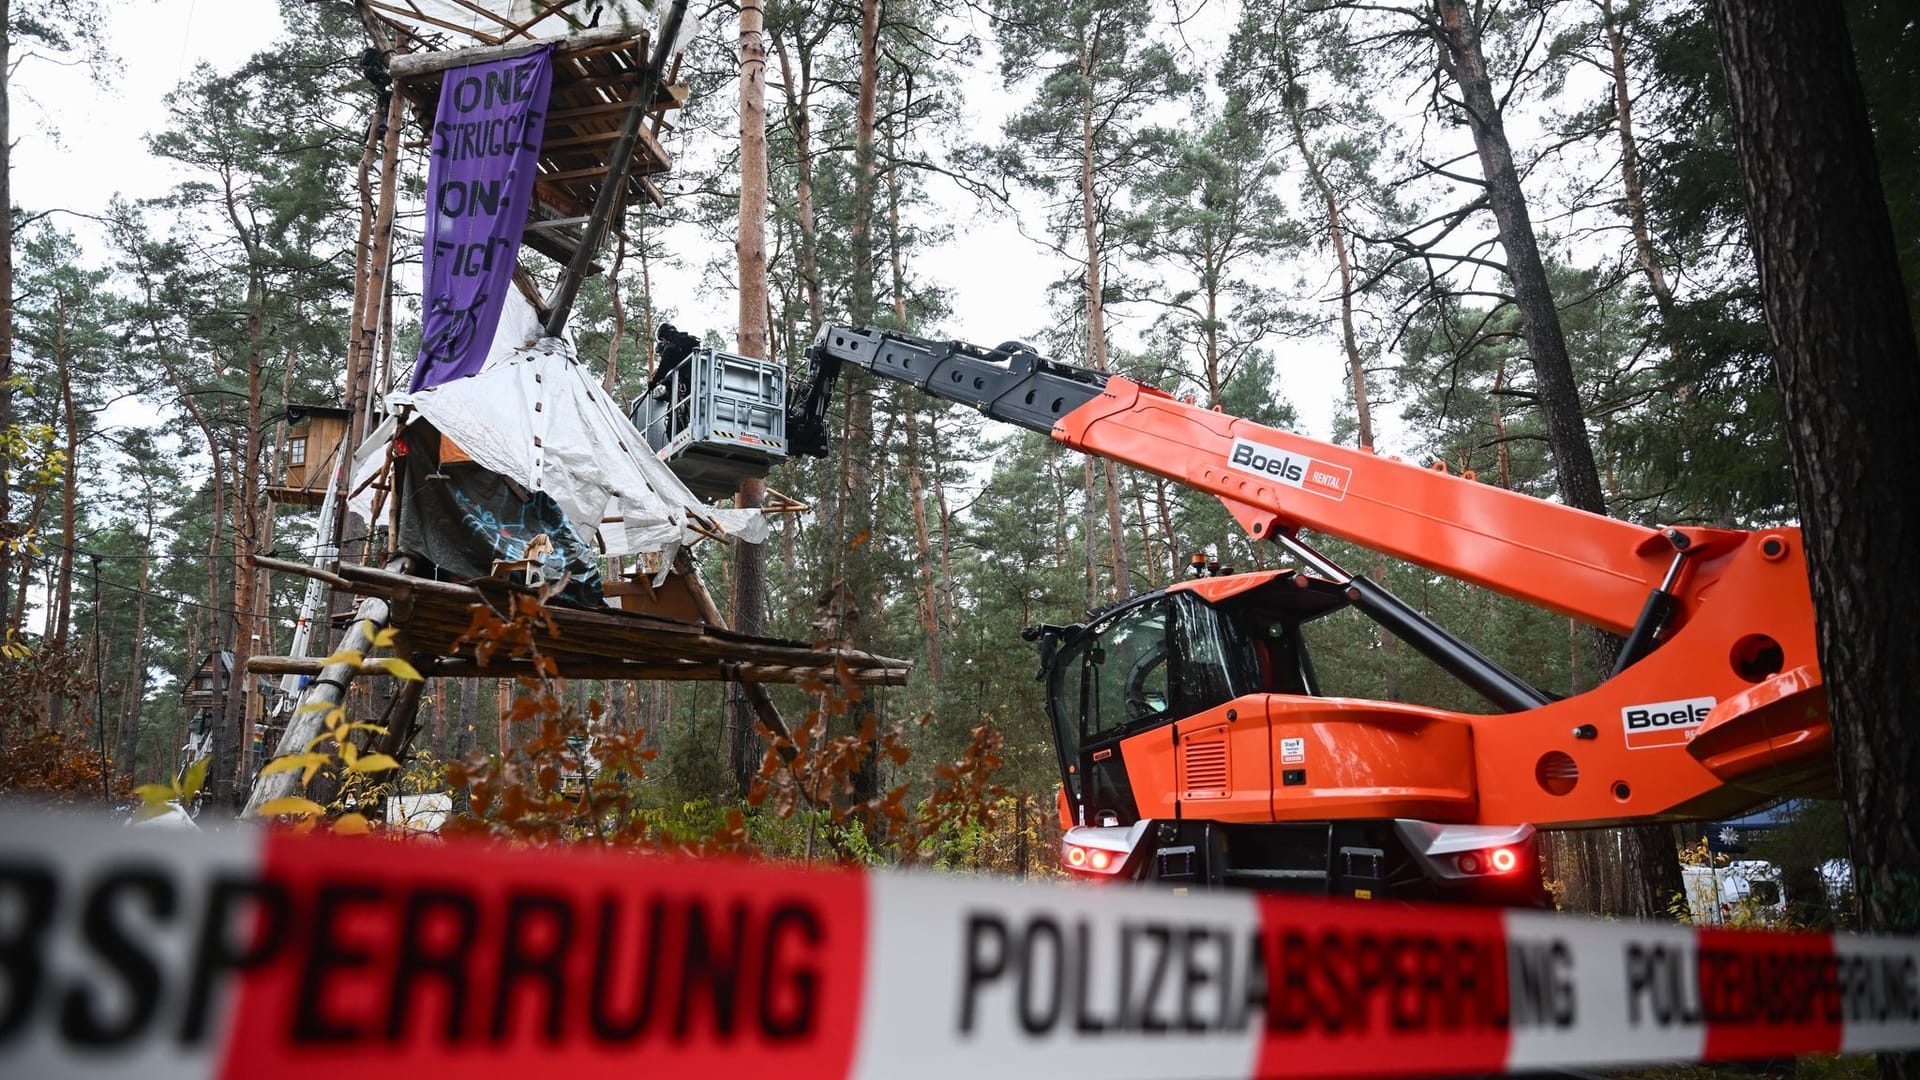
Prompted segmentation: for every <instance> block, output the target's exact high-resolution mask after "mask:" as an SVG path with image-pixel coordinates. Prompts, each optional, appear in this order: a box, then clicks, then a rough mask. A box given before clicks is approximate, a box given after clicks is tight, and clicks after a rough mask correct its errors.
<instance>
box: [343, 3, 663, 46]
mask: <svg viewBox="0 0 1920 1080" xmlns="http://www.w3.org/2000/svg"><path fill="white" fill-rule="evenodd" d="M481 6H482V7H484V8H485V9H486V10H487V11H489V12H492V13H493V16H492V17H489V16H487V15H483V14H481V13H479V12H476V11H474V10H473V8H472V7H471V6H469V5H468V4H466V3H462V2H461V0H387V3H386V4H385V5H383V6H382V7H381V9H380V14H381V15H382V16H384V17H385V18H389V19H392V20H394V21H396V22H400V23H405V24H408V25H412V26H415V27H417V28H419V29H420V30H421V31H422V32H423V33H428V34H441V33H445V32H446V31H447V30H449V29H451V28H455V27H465V28H466V29H467V30H468V31H469V32H470V33H471V34H473V35H474V37H475V40H476V41H477V40H479V35H482V34H484V35H486V36H487V37H489V38H500V37H506V36H507V35H508V28H509V27H512V28H514V29H516V30H520V31H521V36H525V37H528V38H551V37H558V36H561V35H565V34H573V33H578V32H579V31H580V30H581V29H583V28H587V27H592V28H606V27H611V26H621V27H628V28H631V29H634V30H650V29H652V27H653V25H654V23H655V22H656V21H657V20H656V19H655V18H654V10H653V9H654V5H652V4H648V3H645V2H644V0H482V3H481ZM699 22H700V20H699V19H698V18H697V17H696V12H694V11H691V10H690V11H688V12H687V14H686V17H685V18H684V19H683V20H682V22H681V24H680V37H679V39H678V40H677V41H675V42H674V46H673V51H674V52H679V51H680V50H682V49H684V48H686V47H687V43H688V42H689V41H692V40H693V38H694V34H695V31H696V30H697V29H698V27H699Z"/></svg>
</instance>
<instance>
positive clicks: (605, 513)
mask: <svg viewBox="0 0 1920 1080" xmlns="http://www.w3.org/2000/svg"><path fill="white" fill-rule="evenodd" d="M537 333H538V324H537V322H536V321H535V320H534V319H533V318H532V311H531V308H530V307H529V306H528V305H527V303H526V301H525V300H523V299H522V298H521V297H520V296H519V295H518V294H517V293H516V294H514V295H513V296H512V298H511V300H510V302H509V304H508V305H507V312H506V315H505V317H504V318H503V319H502V325H501V330H500V335H499V337H498V339H497V340H496V341H495V344H494V349H493V356H492V359H490V360H489V361H488V363H487V366H486V368H485V369H484V370H482V371H481V372H480V373H479V374H477V375H470V376H467V377H465V378H461V379H455V380H453V381H452V382H448V383H442V384H441V385H439V386H436V387H432V388H430V389H427V390H422V391H420V392H419V393H416V394H396V395H393V396H392V398H390V399H389V400H390V404H391V405H392V406H393V407H394V408H395V409H396V410H397V409H398V408H400V407H401V406H404V405H411V406H412V407H413V410H414V414H415V416H417V417H418V418H420V419H423V420H426V421H427V422H428V423H430V424H432V425H433V427H434V428H435V429H436V430H438V431H439V432H440V433H441V434H442V435H443V436H445V437H447V438H451V439H452V440H454V442H456V443H458V444H459V445H460V448H461V449H462V450H464V451H465V452H466V453H467V455H468V456H469V457H471V458H472V459H473V461H474V463H475V464H476V465H479V466H481V467H483V468H485V469H488V470H491V471H492V472H495V473H498V474H500V475H501V476H504V477H506V478H507V479H509V480H512V481H513V482H514V483H516V484H519V485H520V486H521V487H523V488H525V489H526V490H528V491H541V492H545V493H546V494H548V495H549V496H551V497H552V498H553V501H554V503H555V505H556V506H558V507H559V509H560V511H561V512H562V513H564V514H565V515H566V517H567V520H568V521H569V522H571V523H572V525H573V527H574V529H575V530H576V531H577V532H578V533H579V534H580V536H581V537H582V538H584V539H586V540H587V541H589V542H592V541H594V540H595V539H596V538H597V540H598V541H599V547H600V548H601V549H602V550H604V551H605V552H606V553H607V554H609V555H632V554H636V553H639V552H653V551H662V552H671V551H672V550H674V549H677V548H678V547H679V545H681V544H687V543H692V542H693V541H695V540H696V539H698V538H699V535H700V534H699V532H698V531H696V530H695V529H694V528H693V527H692V525H693V524H694V523H695V520H696V517H695V516H696V515H697V517H698V519H699V520H702V521H706V522H712V523H714V524H716V525H718V526H719V527H720V528H722V529H724V530H725V531H726V532H727V533H728V534H730V535H732V536H734V537H736V538H738V539H740V540H744V541H747V542H749V543H755V544H757V543H760V542H762V541H764V540H765V539H766V538H767V533H768V524H767V519H766V517H765V515H763V514H761V513H760V512H759V511H758V510H734V509H720V508H717V507H711V506H707V505H706V504H704V503H702V502H701V501H700V500H699V499H698V498H697V497H696V496H695V495H694V494H693V493H692V492H691V491H688V490H687V486H686V485H685V484H683V483H681V482H680V478H679V477H677V476H675V475H674V474H673V470H671V469H669V468H668V467H667V465H666V463H665V462H663V461H661V460H660V459H659V458H657V457H655V456H654V455H653V452H652V451H651V450H649V449H648V448H647V443H646V440H645V439H644V438H642V437H641V435H640V433H639V432H638V431H635V430H634V427H633V422H632V421H630V420H628V419H627V417H626V414H625V413H623V412H622V411H621V410H620V408H619V405H618V403H617V402H616V401H614V399H613V398H612V397H611V396H610V395H608V394H607V393H606V391H604V390H602V389H601V388H600V387H599V385H598V384H597V383H595V381H594V380H593V379H592V377H591V376H589V375H588V373H587V371H586V370H585V369H584V368H582V367H581V366H580V365H579V364H578V363H576V362H575V361H574V359H573V350H572V347H571V346H570V345H569V344H568V343H567V342H565V341H562V340H558V339H555V338H537ZM393 430H394V429H393V421H392V420H391V418H390V419H389V420H388V421H387V423H386V424H385V425H383V426H382V427H381V428H380V429H378V430H376V431H375V432H374V433H373V434H372V435H371V436H369V437H368V438H367V440H366V442H365V443H363V444H362V447H361V452H360V453H359V454H357V455H356V456H355V459H354V468H353V472H354V480H353V484H352V486H351V487H350V488H349V490H350V491H355V492H357V494H355V495H354V496H353V498H352V500H351V501H350V502H349V506H350V508H351V509H353V510H354V512H356V513H358V514H360V515H361V516H362V517H363V518H366V517H371V515H372V501H373V493H372V489H371V488H370V487H368V486H366V481H368V480H370V479H371V478H372V477H373V476H374V474H375V473H376V472H378V470H379V469H380V467H381V465H382V463H383V462H384V461H385V459H386V447H387V444H388V442H390V441H391V439H392V434H393Z"/></svg>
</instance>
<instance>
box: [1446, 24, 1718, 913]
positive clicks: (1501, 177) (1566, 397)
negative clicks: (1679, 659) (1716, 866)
mask: <svg viewBox="0 0 1920 1080" xmlns="http://www.w3.org/2000/svg"><path fill="white" fill-rule="evenodd" d="M1436 7H1437V10H1438V13H1439V16H1440V39H1441V44H1442V46H1443V48H1442V50H1441V52H1440V63H1441V66H1442V67H1443V68H1444V69H1445V71H1446V73H1447V76H1448V77H1449V78H1451V79H1452V80H1453V83H1454V85H1455V86H1456V87H1458V88H1459V91H1460V100H1461V103H1462V104H1463V105H1464V112H1465V113H1466V117H1467V127H1468V129H1469V130H1470V131H1471V132H1472V134H1473V144H1474V149H1475V150H1476V151H1477V152H1478V154H1479V157H1480V168H1481V173H1482V175H1483V176H1485V177H1486V182H1487V203H1488V206H1490V207H1491V208H1492V210H1493V216H1494V221H1495V224H1496V226H1497V227H1498V233H1499V237H1500V246H1501V248H1502V249H1503V250H1504V251H1505V253H1506V265H1507V278H1508V281H1509V282H1510V283H1511V284H1512V286H1513V297H1514V306H1515V307H1516V308H1517V309H1518V310H1519V313H1520V326H1521V332H1522V333H1523V334H1524V335H1525V337H1526V341H1527V349H1528V352H1529V353H1530V354H1531V357H1532V362H1533V377H1534V387H1535V391H1536V393H1537V394H1538V400H1539V403H1540V408H1541V412H1542V414H1543V415H1544V416H1545V418H1546V422H1547V445H1548V448H1549V449H1550V450H1551V451H1552V452H1553V464H1554V472H1555V474H1556V475H1557V477H1558V480H1559V488H1560V497H1561V498H1562V499H1564V500H1565V501H1566V503H1567V505H1569V506H1572V507H1576V508H1578V509H1581V510H1588V511H1592V512H1593V513H1596V514H1604V513H1606V510H1607V503H1606V496H1605V493H1604V492H1603V491H1602V490H1601V487H1600V471H1599V469H1598V468H1596V467H1595V465H1594V460H1593V445H1592V443H1591V442H1590V441H1589V440H1588V437H1587V428H1586V418H1585V415H1584V413H1583V411H1582V409H1581V405H1580V394H1579V387H1578V384H1577V383H1576V382H1575V379H1574V374H1573V361H1572V358H1571V356H1570V355H1569V354H1568V351H1567V340H1566V334H1565V333H1564V331H1563V330H1562V328H1561V326H1560V313H1559V310H1558V309H1557V308H1556V307H1555V305H1554V300H1553V290H1552V289H1551V287H1550V286H1549V285H1548V282H1547V271H1546V266H1545V264H1544V263H1543V262H1542V260H1541V258H1540V247H1539V244H1538V242H1537V240H1536V238H1535V236H1534V232H1533V220H1532V218H1531V216H1530V215H1529V213H1528V211H1527V198H1526V193H1525V192H1524V191H1523V190H1522V189H1521V187H1520V174H1519V172H1518V170H1516V169H1515V168H1514V164H1513V149H1512V147H1511V146H1510V145H1509V144H1508V142H1507V131H1506V122H1505V119H1504V118H1503V117H1502V115H1501V113H1500V105H1499V102H1498V101H1497V100H1496V99H1495V97H1494V94H1493V83H1492V80H1491V78H1490V77H1489V75H1488V73H1487V64H1486V57H1485V55H1484V54H1483V53H1482V51H1481V46H1480V30H1479V27H1478V26H1477V25H1475V23H1474V21H1473V11H1472V10H1471V9H1470V8H1469V6H1468V4H1467V3H1466V0H1436ZM1590 636H1591V639H1592V642H1593V648H1594V653H1595V655H1596V656H1597V658H1598V660H1599V663H1598V664H1597V665H1596V667H1597V668H1598V669H1599V670H1600V671H1601V672H1603V673H1604V672H1606V671H1608V670H1611V668H1612V667H1613V661H1614V658H1615V657H1616V656H1618V655H1619V649H1620V643H1619V640H1618V639H1616V638H1615V637H1613V636H1612V635H1611V634H1608V633H1606V632H1604V631H1601V630H1598V629H1595V630H1593V631H1592V633H1591V635H1590ZM1624 836H1625V840H1626V846H1625V851H1626V857H1627V858H1626V866H1625V867H1624V871H1625V873H1624V875H1623V876H1624V880H1628V881H1632V882H1634V883H1636V885H1637V886H1638V887H1637V888H1636V890H1635V891H1636V893H1637V896H1636V898H1635V903H1634V908H1635V911H1636V913H1637V914H1641V915H1643V916H1646V917H1655V918H1657V917H1661V916H1662V915H1664V914H1665V913H1666V910H1667V906H1668V904H1669V903H1671V902H1672V899H1673V897H1674V896H1675V895H1676V894H1678V893H1679V892H1680V891H1681V890H1682V888H1683V887H1684V886H1683V884H1682V882H1681V879H1680V854H1679V851H1678V849H1677V848H1676V847H1675V846H1674V843H1673V833H1672V831H1671V830H1669V829H1667V828H1665V827H1662V826H1643V827H1641V828H1636V829H1630V830H1626V831H1625V833H1624Z"/></svg>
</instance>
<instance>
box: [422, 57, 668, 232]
mask: <svg viewBox="0 0 1920 1080" xmlns="http://www.w3.org/2000/svg"><path fill="white" fill-rule="evenodd" d="M533 45H534V43H532V42H528V41H510V42H506V43H503V44H497V45H476V46H471V47H468V48H460V49H446V50H438V51H432V52H416V53H406V54H402V55H397V56H395V57H394V58H393V60H392V62H391V64H390V72H391V74H392V75H393V80H394V87H395V89H396V90H397V91H398V92H399V94H400V95H401V96H402V97H403V98H405V99H406V100H407V101H408V102H409V103H410V104H411V105H412V106H413V107H414V109H415V111H416V115H418V116H419V117H421V118H422V120H423V123H422V125H421V126H422V127H423V128H425V129H426V130H428V131H431V130H432V128H433V123H432V117H433V115H434V112H435V110H436V109H437V108H438V107H439V101H440V84H441V80H442V77H443V76H444V74H445V73H446V72H447V71H448V70H450V69H453V68H458V67H463V66H466V65H468V64H474V63H480V62H482V61H486V60H492V59H498V58H501V57H507V56H514V55H518V54H521V53H525V52H527V51H528V49H529V48H531V47H533ZM650 48H651V43H650V41H649V35H648V34H647V33H646V32H645V31H633V30H628V29H623V28H617V27H616V28H608V29H601V30H588V31H584V32H582V33H579V34H575V35H573V36H571V37H566V38H561V39H559V40H558V41H557V42H555V44H554V53H553V90H552V92H551V94H550V96H549V98H548V102H547V115H546V125H545V127H544V128H543V133H542V135H541V140H540V174H539V176H538V178H537V179H535V181H534V188H533V202H534V205H533V208H532V213H531V215H530V217H529V220H528V222H527V225H526V231H525V233H524V234H523V236H522V242H523V243H525V244H526V245H527V246H528V247H530V248H532V249H534V250H535V251H538V252H540V253H541V254H542V255H545V256H547V257H549V258H551V259H553V260H555V261H556V262H559V263H561V264H562V265H565V264H566V263H567V262H568V261H569V260H570V259H572V258H573V255H574V253H575V252H576V251H577V250H578V249H579V247H580V245H581V243H582V241H583V240H584V239H585V237H586V234H587V231H588V229H587V226H588V224H589V222H590V220H591V218H592V212H593V208H594V204H595V201H596V200H597V199H598V198H599V197H600V189H601V187H602V186H603V185H604V184H605V183H606V182H607V181H608V177H609V176H610V175H612V176H613V177H614V178H615V179H614V182H615V183H622V182H624V184H625V188H624V190H623V191H621V192H620V205H625V204H627V203H628V202H630V201H631V200H634V199H645V200H647V201H648V202H650V203H652V204H653V205H655V206H662V205H665V203H666V199H665V197H664V196H663V195H662V194H661V192H660V189H659V188H658V187H656V186H655V185H654V183H653V181H652V180H651V179H649V177H653V176H657V175H659V174H661V173H664V172H667V171H668V170H670V169H671V168H672V167H673V159H672V157H671V156H670V155H669V154H668V153H667V150H666V148H665V147H664V146H662V145H661V144H660V138H659V135H660V132H661V131H662V130H670V127H669V125H668V124H667V120H666V114H667V112H668V110H671V109H677V108H679V107H680V106H682V105H684V104H685V103H686V100H687V86H686V84H685V83H679V82H675V81H674V78H675V75H674V72H671V71H669V72H667V73H666V77H665V78H663V79H662V80H661V85H660V86H659V87H658V89H657V90H656V91H655V92H654V93H653V95H652V99H651V100H650V101H648V102H647V103H646V107H647V113H648V121H647V122H646V123H643V124H641V125H640V127H639V129H638V137H637V138H636V139H635V141H634V143H633V148H632V151H631V153H630V154H629V155H628V160H627V161H626V162H625V167H624V168H616V167H615V166H616V165H617V164H618V163H616V162H614V161H612V160H611V157H612V155H613V154H614V152H615V147H616V144H617V143H618V142H619V141H620V137H621V134H622V126H623V122H624V120H625V119H626V115H627V113H628V112H629V111H630V110H631V109H632V108H633V106H634V104H635V102H636V100H637V99H638V98H639V97H640V94H641V83H642V82H643V81H645V78H644V76H645V69H646V67H647V60H648V52H649V49H650ZM674 66H675V68H677V67H678V66H679V65H678V60H677V59H676V61H675V63H674Z"/></svg>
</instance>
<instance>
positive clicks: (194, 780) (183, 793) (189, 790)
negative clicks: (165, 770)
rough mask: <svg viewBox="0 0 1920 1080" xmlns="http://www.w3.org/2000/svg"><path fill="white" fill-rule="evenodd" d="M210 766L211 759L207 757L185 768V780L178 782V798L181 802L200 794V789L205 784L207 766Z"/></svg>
mask: <svg viewBox="0 0 1920 1080" xmlns="http://www.w3.org/2000/svg"><path fill="white" fill-rule="evenodd" d="M212 764H213V757H212V756H211V755H209V756H207V757H203V758H201V759H200V760H199V761H196V762H194V763H193V764H191V765H189V766H187V775H186V778H185V779H184V780H182V781H181V782H180V798H181V799H182V800H188V799H192V798H193V797H194V796H195V795H198V794H200V788H201V787H202V786H203V785H205V784H206V782H207V766H209V765H212Z"/></svg>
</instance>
